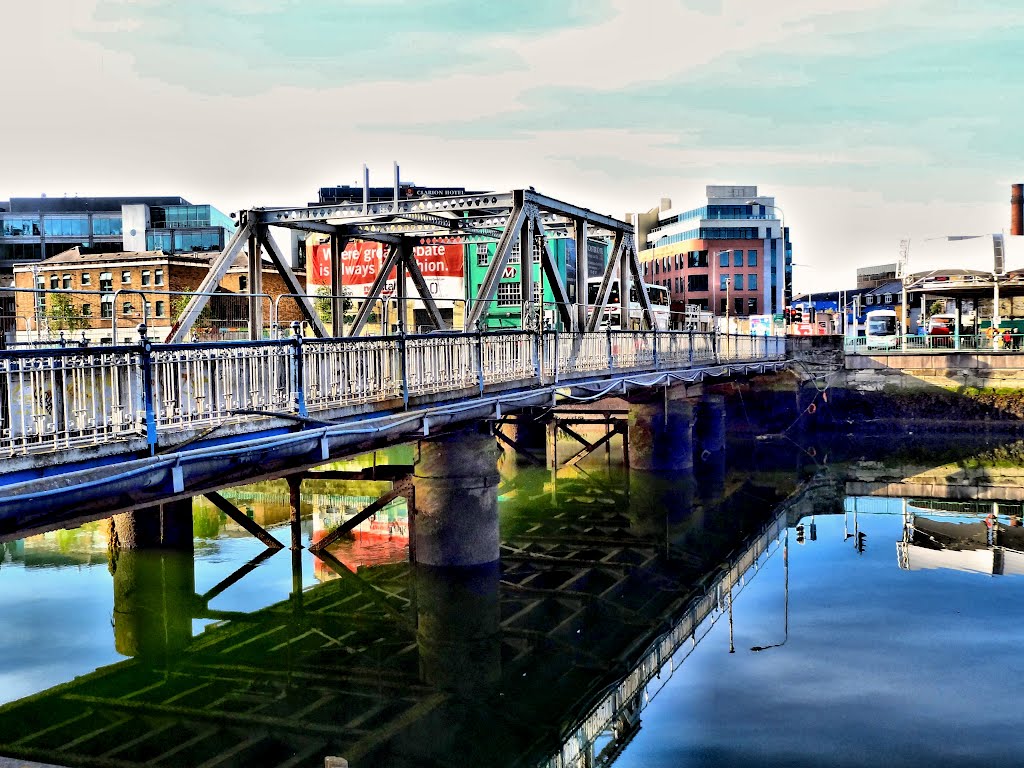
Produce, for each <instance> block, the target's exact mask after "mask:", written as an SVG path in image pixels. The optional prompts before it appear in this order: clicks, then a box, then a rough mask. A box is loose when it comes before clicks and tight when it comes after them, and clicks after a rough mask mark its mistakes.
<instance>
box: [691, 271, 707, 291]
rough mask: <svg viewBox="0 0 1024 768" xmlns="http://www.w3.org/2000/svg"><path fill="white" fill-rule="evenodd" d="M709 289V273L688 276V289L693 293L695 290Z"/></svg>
mask: <svg viewBox="0 0 1024 768" xmlns="http://www.w3.org/2000/svg"><path fill="white" fill-rule="evenodd" d="M707 289H708V276H707V275H687V276H686V290H688V291H690V292H691V293H692V292H694V291H706V290H707Z"/></svg>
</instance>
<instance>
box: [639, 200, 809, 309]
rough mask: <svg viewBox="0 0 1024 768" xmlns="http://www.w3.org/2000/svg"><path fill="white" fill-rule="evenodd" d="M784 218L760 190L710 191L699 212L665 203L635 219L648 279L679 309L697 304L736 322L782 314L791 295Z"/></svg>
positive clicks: (641, 259) (791, 280) (667, 201)
mask: <svg viewBox="0 0 1024 768" xmlns="http://www.w3.org/2000/svg"><path fill="white" fill-rule="evenodd" d="M781 214H782V211H781V209H779V208H778V207H777V206H776V205H775V198H774V197H768V196H764V195H758V192H757V187H756V186H737V187H731V186H708V187H707V199H706V201H705V202H704V204H703V205H700V206H698V207H695V208H687V209H678V208H674V207H673V206H672V202H671V200H668V199H663V200H662V201H661V204H660V205H659V206H658V207H657V208H653V209H651V210H650V211H648V212H647V213H641V214H638V215H636V216H635V217H633V218H634V224H635V226H636V230H637V247H638V249H640V261H641V265H642V267H643V269H644V280H645V281H646V282H648V283H655V284H657V285H663V286H665V287H666V288H668V290H669V292H670V294H671V297H672V304H673V310H675V311H682V310H683V308H684V307H685V306H686V305H697V306H700V307H702V308H703V309H710V310H712V311H714V312H716V313H718V314H731V315H733V316H744V315H758V314H776V315H777V314H781V313H782V311H783V308H784V307H785V306H786V305H787V304H789V303H790V301H791V299H792V295H793V287H792V286H793V266H792V264H793V257H792V248H791V245H790V241H789V230H788V228H787V227H785V226H784V224H783V220H782V216H781Z"/></svg>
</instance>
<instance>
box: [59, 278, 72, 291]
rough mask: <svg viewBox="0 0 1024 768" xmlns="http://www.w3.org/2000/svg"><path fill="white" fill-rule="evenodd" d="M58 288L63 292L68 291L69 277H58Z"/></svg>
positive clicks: (69, 286) (69, 285)
mask: <svg viewBox="0 0 1024 768" xmlns="http://www.w3.org/2000/svg"><path fill="white" fill-rule="evenodd" d="M60 287H61V288H63V289H64V290H68V289H70V288H71V275H61V276H60Z"/></svg>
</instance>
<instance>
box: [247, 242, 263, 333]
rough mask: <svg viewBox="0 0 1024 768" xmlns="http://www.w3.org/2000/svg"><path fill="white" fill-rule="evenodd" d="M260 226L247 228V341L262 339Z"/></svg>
mask: <svg viewBox="0 0 1024 768" xmlns="http://www.w3.org/2000/svg"><path fill="white" fill-rule="evenodd" d="M259 230H260V225H258V224H256V225H253V226H251V227H250V228H249V248H248V250H249V297H248V304H249V341H259V340H260V339H262V338H263V297H262V296H259V295H258V294H261V293H263V257H262V256H261V255H260V251H261V248H260V242H261V240H262V237H261V236H260V231H259Z"/></svg>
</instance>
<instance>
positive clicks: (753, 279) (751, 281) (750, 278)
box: [747, 272, 757, 291]
mask: <svg viewBox="0 0 1024 768" xmlns="http://www.w3.org/2000/svg"><path fill="white" fill-rule="evenodd" d="M747 288H749V289H750V290H752V291H756V290H757V273H756V272H751V273H750V274H749V275H747Z"/></svg>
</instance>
